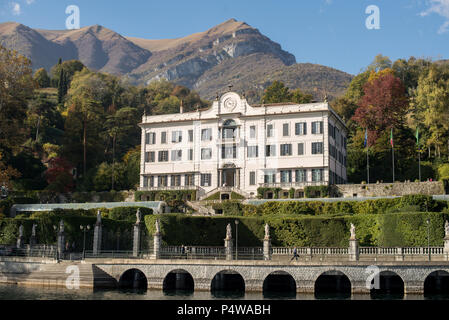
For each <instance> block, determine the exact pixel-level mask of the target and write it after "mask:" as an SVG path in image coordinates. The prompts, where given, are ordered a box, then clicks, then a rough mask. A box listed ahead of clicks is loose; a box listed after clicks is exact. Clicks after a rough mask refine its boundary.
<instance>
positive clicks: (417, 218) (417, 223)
mask: <svg viewBox="0 0 449 320" xmlns="http://www.w3.org/2000/svg"><path fill="white" fill-rule="evenodd" d="M427 218H430V221H431V222H430V244H431V245H432V246H442V245H443V237H444V221H445V220H446V219H447V218H448V214H447V213H441V212H439V213H431V212H426V213H423V212H417V213H411V212H407V213H391V214H384V215H374V214H371V215H359V216H341V217H317V216H315V217H314V216H302V217H297V216H296V217H295V216H289V217H276V216H264V217H238V218H236V217H234V218H230V217H192V216H185V215H173V214H167V215H163V216H155V215H150V216H146V217H145V224H146V227H147V229H148V233H149V234H154V232H155V221H156V219H160V225H161V232H162V236H163V243H164V244H166V245H182V244H184V245H198V246H223V243H224V240H223V239H224V238H225V234H226V225H227V224H228V223H230V224H231V226H232V230H233V236H234V238H235V223H234V221H235V220H236V219H238V220H239V222H240V223H239V226H238V233H239V234H238V238H239V246H242V247H243V246H261V245H262V240H261V239H262V238H263V237H264V226H265V224H266V223H268V224H269V226H270V235H271V237H272V245H273V246H280V247H282V246H294V245H296V246H301V247H307V246H313V247H347V246H348V239H349V236H350V231H349V229H350V224H351V223H354V225H355V226H356V230H357V231H356V233H357V237H358V239H359V240H360V245H361V246H384V247H391V246H404V247H405V246H427V224H426V219H427Z"/></svg>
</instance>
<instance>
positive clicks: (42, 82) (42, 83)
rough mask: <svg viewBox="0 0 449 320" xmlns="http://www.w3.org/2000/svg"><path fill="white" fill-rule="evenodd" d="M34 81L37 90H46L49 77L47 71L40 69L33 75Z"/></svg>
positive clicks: (48, 84)
mask: <svg viewBox="0 0 449 320" xmlns="http://www.w3.org/2000/svg"><path fill="white" fill-rule="evenodd" d="M34 81H36V83H37V84H38V86H39V88H48V87H49V86H50V77H49V76H48V73H47V70H45V69H44V68H40V69H38V70H37V71H36V73H35V74H34Z"/></svg>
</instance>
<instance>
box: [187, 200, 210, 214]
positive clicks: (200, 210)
mask: <svg viewBox="0 0 449 320" xmlns="http://www.w3.org/2000/svg"><path fill="white" fill-rule="evenodd" d="M186 204H187V205H188V206H189V207H191V208H192V209H193V210H194V211H195V214H194V215H200V216H210V215H213V214H215V211H214V209H212V207H211V206H206V205H204V204H203V203H201V201H187V202H186Z"/></svg>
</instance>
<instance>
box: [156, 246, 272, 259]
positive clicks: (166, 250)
mask: <svg viewBox="0 0 449 320" xmlns="http://www.w3.org/2000/svg"><path fill="white" fill-rule="evenodd" d="M228 257H230V258H232V259H235V258H237V259H238V260H262V259H263V258H264V257H263V248H262V247H241V248H238V252H237V253H236V251H235V250H233V251H232V252H231V253H230V255H229V256H228V255H227V252H226V248H225V247H197V246H185V247H184V249H183V247H182V246H167V247H162V248H161V251H160V258H162V259H212V260H226V259H227V258H228Z"/></svg>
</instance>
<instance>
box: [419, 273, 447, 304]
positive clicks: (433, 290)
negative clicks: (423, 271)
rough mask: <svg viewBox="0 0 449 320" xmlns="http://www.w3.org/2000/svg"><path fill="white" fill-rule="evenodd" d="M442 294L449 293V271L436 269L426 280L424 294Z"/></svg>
mask: <svg viewBox="0 0 449 320" xmlns="http://www.w3.org/2000/svg"><path fill="white" fill-rule="evenodd" d="M441 295H445V296H446V295H449V272H447V271H446V270H434V271H432V272H431V273H429V274H428V275H427V276H426V278H425V280H424V296H425V297H430V298H432V297H438V296H441Z"/></svg>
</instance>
